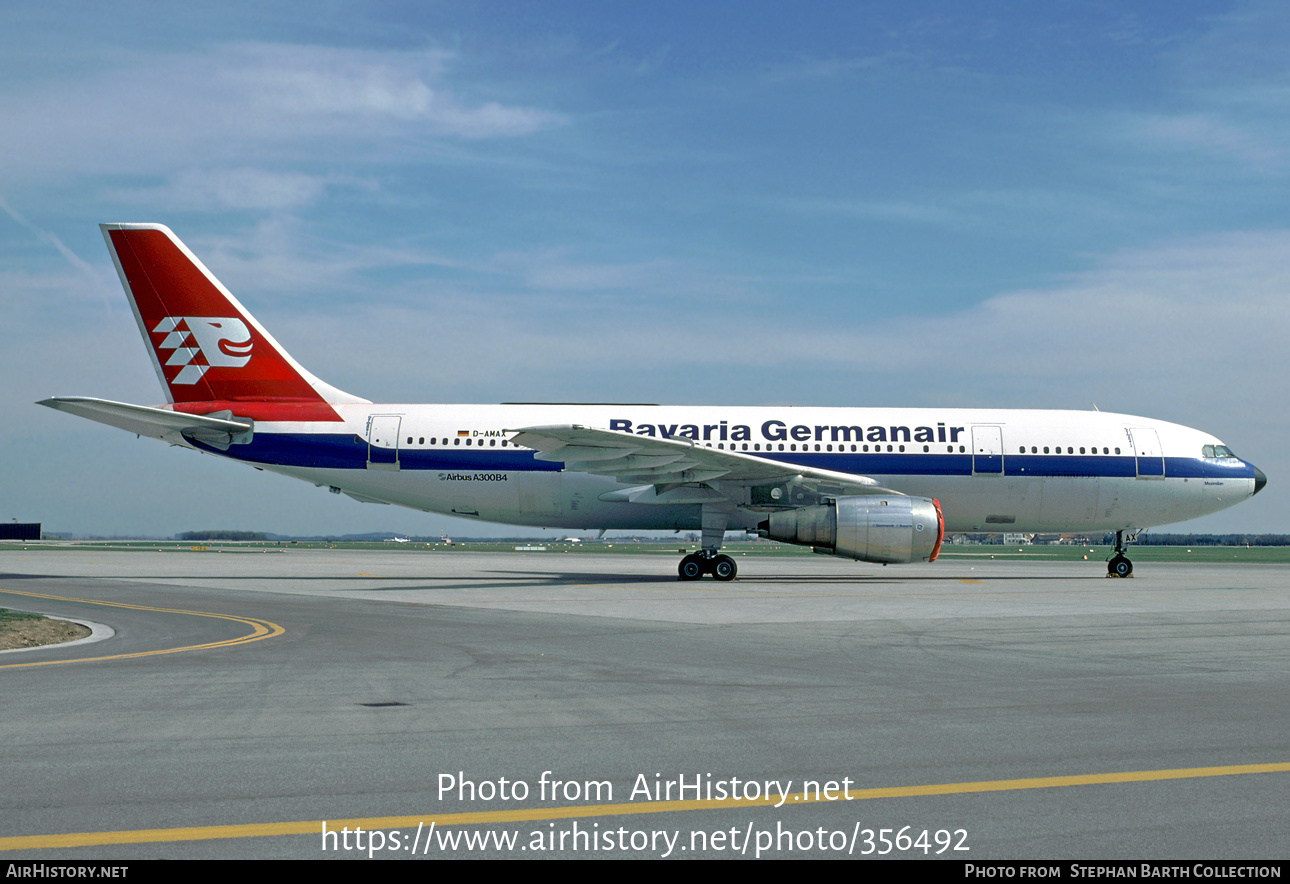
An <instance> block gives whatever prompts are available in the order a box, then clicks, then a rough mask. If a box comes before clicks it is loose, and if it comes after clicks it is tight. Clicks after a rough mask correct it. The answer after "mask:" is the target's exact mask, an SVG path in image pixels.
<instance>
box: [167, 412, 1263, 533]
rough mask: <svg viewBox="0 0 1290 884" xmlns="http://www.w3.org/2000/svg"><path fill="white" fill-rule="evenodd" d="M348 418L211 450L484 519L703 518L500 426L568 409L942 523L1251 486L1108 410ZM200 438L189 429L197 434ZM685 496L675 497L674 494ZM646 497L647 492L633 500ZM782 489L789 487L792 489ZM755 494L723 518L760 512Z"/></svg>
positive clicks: (1136, 511)
mask: <svg viewBox="0 0 1290 884" xmlns="http://www.w3.org/2000/svg"><path fill="white" fill-rule="evenodd" d="M333 407H334V409H335V411H336V413H337V414H338V415H339V416H340V418H341V421H339V422H333V423H326V424H320V423H317V422H300V423H287V422H281V423H273V422H266V421H260V422H257V423H256V425H255V430H254V434H253V438H252V439H251V441H250V442H249V443H246V444H235V445H231V446H229V447H228V449H227V450H226V451H225V450H216V449H214V448H211V447H210V446H206V445H202V444H200V443H198V444H194V445H192V447H196V448H200V449H202V450H205V451H209V452H211V453H214V454H220V455H224V456H228V457H233V458H235V459H238V460H242V461H246V462H248V463H253V464H255V465H257V466H260V467H263V468H265V469H270V470H274V471H276V472H280V473H284V474H286V475H290V476H295V477H297V478H300V479H304V480H306V481H309V482H313V483H315V484H318V485H325V486H330V487H332V488H333V489H337V490H340V491H343V492H344V493H347V494H349V495H351V496H353V497H356V498H358V499H360V500H368V501H372V502H381V503H391V504H397V505H400V506H407V507H412V508H414V509H420V510H426V511H430V512H438V513H445V514H451V515H456V516H464V517H469V518H477V519H480V520H484V521H490V522H503V523H509V524H517V525H534V526H545V527H553V528H575V529H597V528H615V529H638V530H639V529H695V528H698V527H699V525H700V507H699V505H698V504H696V503H687V502H678V503H668V502H666V498H664V499H658V500H655V499H653V496H652V495H645V494H641V495H636V496H633V495H632V494H631V493H628V492H629V491H630V487H631V486H627V485H623V484H621V483H619V482H617V481H615V480H614V479H613V478H612V477H606V476H597V475H591V474H588V473H582V472H575V471H572V470H570V471H565V470H563V469H562V467H563V464H561V463H559V462H552V461H543V460H538V459H535V458H534V456H533V455H534V452H533V451H531V450H528V449H525V448H520V447H517V446H515V445H513V444H512V443H511V442H510V439H509V437H510V436H511V435H512V433H511V432H509V431H514V430H516V429H519V428H522V427H535V426H546V425H568V424H578V425H582V426H587V427H595V428H601V429H610V430H617V431H619V432H622V433H629V434H632V435H638V436H642V437H645V436H653V437H655V438H665V437H670V438H684V439H689V440H692V441H693V442H694V443H695V444H697V445H701V446H705V447H711V448H714V449H721V450H727V451H737V452H741V453H742V452H746V453H748V454H750V455H753V456H757V457H762V458H766V459H771V460H776V461H780V462H783V463H791V464H798V465H802V466H803V467H813V468H818V469H827V470H831V471H834V472H838V473H849V474H854V475H857V476H867V477H870V478H872V479H874V480H876V481H877V482H878V483H879V484H880V485H882V486H884V487H886V488H890V489H893V490H895V491H898V492H900V493H902V494H907V495H911V496H917V497H927V498H936V499H938V500H939V501H940V505H941V509H942V511H943V513H944V518H945V528H946V530H948V531H993V532H1013V531H1026V532H1040V531H1042V532H1059V531H1061V532H1085V531H1113V530H1121V529H1134V528H1144V527H1150V526H1154V525H1162V524H1168V523H1172V522H1180V521H1184V520H1186V519H1192V518H1196V517H1198V516H1203V515H1206V514H1209V513H1213V512H1216V511H1218V510H1221V509H1224V508H1226V507H1228V506H1232V505H1233V504H1236V503H1239V502H1240V501H1242V500H1245V499H1247V498H1248V497H1249V496H1250V495H1252V494H1253V493H1254V492H1255V491H1256V490H1257V488H1256V471H1255V469H1254V468H1253V467H1252V466H1251V465H1250V464H1248V463H1246V462H1245V461H1243V460H1241V459H1240V458H1237V457H1231V456H1227V457H1206V456H1204V454H1205V447H1206V446H1211V451H1212V448H1213V446H1221V442H1219V440H1218V439H1216V438H1215V437H1213V436H1211V435H1209V434H1207V433H1203V432H1201V431H1199V430H1193V429H1190V428H1187V427H1183V426H1179V425H1177V424H1172V423H1167V422H1164V421H1157V420H1150V419H1147V418H1139V417H1132V416H1128V415H1120V414H1112V413H1107V412H1097V411H1089V412H1075V411H1021V410H986V409H981V410H977V409H970V410H969V409H901V408H803V407H749V408H742V407H720V408H716V407H714V408H707V407H698V406H654V405H379V404H370V403H362V404H338V405H335V406H333ZM189 444H192V443H189ZM673 498H674V499H676V500H680V501H684V497H683V496H681V497H676V495H673ZM642 500H645V501H648V502H640V501H642ZM785 503H790V502H789V501H785ZM761 518H764V516H763V515H762V513H761V511H759V509H758V508H757V507H755V506H752V507H741V508H739V509H737V510H736V511H735V512H734V514H733V515H732V517H731V519H730V522H729V527H730V528H731V529H738V528H747V529H751V528H753V527H755V526H756V524H757V523H758V521H759V520H760V519H761Z"/></svg>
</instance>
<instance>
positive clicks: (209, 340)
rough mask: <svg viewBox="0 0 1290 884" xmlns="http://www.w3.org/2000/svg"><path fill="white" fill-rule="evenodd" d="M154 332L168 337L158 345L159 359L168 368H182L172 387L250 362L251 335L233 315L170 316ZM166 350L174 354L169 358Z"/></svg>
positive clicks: (244, 324)
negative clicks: (215, 369) (211, 371)
mask: <svg viewBox="0 0 1290 884" xmlns="http://www.w3.org/2000/svg"><path fill="white" fill-rule="evenodd" d="M152 331H153V334H162V335H165V337H164V338H162V339H161V340H160V341H158V342H155V343H156V348H157V356H158V358H160V359H164V360H165V365H166V367H167V368H173V367H176V366H178V367H179V372H178V373H177V374H176V375H175V376H174V377H172V378H170V383H171V384H195V383H197V382H198V381H200V380H201V379H202V375H204V374H206V372H207V371H209V370H210V369H212V368H241V367H242V366H244V365H246V364H247V363H248V362H250V361H251V347H252V346H253V345H254V342H253V341H252V340H251V332H250V331H249V330H248V329H247V327H246V323H244V322H242V320H240V319H237V318H235V317H232V316H167V317H166V318H165V319H163V320H161V322H159V323H157V327H156V328H154V329H153V330H152ZM166 350H171V351H174V352H172V353H171V354H170V356H169V358H166V354H165V352H164V351H166ZM166 373H167V375H169V371H168V372H166Z"/></svg>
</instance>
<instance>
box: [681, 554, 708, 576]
mask: <svg viewBox="0 0 1290 884" xmlns="http://www.w3.org/2000/svg"><path fill="white" fill-rule="evenodd" d="M703 564H704V563H703V559H702V558H701V557H700V556H697V555H695V554H694V553H690V554H689V555H688V556H686V557H685V558H683V559H681V564H680V565H678V566H677V569H676V573H677V575H678V576H679V577H680V578H681V579H682V580H698V579H699V578H700V577H702V576H703V572H704V567H703Z"/></svg>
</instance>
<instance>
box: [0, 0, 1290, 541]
mask: <svg viewBox="0 0 1290 884" xmlns="http://www.w3.org/2000/svg"><path fill="white" fill-rule="evenodd" d="M190 6H193V7H202V5H201V4H173V3H137V2H128V0H125V2H115V3H112V4H83V3H57V2H54V3H50V2H42V3H39V4H37V3H23V2H17V3H8V4H5V6H4V8H3V10H2V11H0V121H3V125H2V126H0V157H2V158H3V161H2V162H0V210H3V211H0V306H3V309H4V320H3V323H2V324H0V370H2V371H3V372H4V377H5V379H6V383H5V384H3V385H2V386H0V403H2V404H3V407H4V409H5V412H6V413H7V414H9V415H10V419H9V420H8V421H6V422H5V424H4V426H3V427H0V446H2V450H3V451H4V460H3V462H2V464H0V501H3V506H0V517H3V518H5V519H9V518H14V517H17V518H18V519H19V520H21V521H27V520H33V521H35V520H38V521H42V522H43V523H44V524H45V526H46V528H47V529H48V530H55V531H58V530H63V531H76V532H81V533H94V534H170V533H174V532H176V531H184V530H193V529H200V528H208V527H238V528H246V529H260V530H272V531H282V532H301V533H316V532H319V533H320V532H338V533H341V532H358V531H367V530H394V531H399V532H406V533H416V534H427V533H435V532H437V531H439V530H441V529H444V530H448V531H449V532H450V533H453V532H458V533H460V532H461V531H462V530H463V529H462V526H461V524H460V523H456V522H453V521H451V520H448V519H442V518H440V517H437V516H432V515H426V514H418V513H414V512H411V511H402V510H395V509H392V508H386V507H372V506H361V505H358V504H355V503H353V502H351V501H348V500H346V499H341V498H337V497H334V496H330V495H325V494H323V493H322V492H320V491H318V490H317V489H313V488H311V487H310V486H308V485H307V484H304V483H297V482H292V481H290V480H287V479H284V478H280V477H271V476H267V475H266V474H262V473H256V472H254V471H251V470H246V469H245V468H239V467H237V466H235V465H231V464H227V463H222V462H218V461H216V460H215V459H214V458H209V457H203V456H198V455H195V454H192V453H190V452H183V451H178V450H173V451H172V450H167V449H166V448H164V447H162V446H160V445H158V444H157V443H153V442H149V441H147V440H142V441H140V440H136V439H134V438H133V437H130V436H128V435H127V434H124V433H121V432H119V431H113V430H111V429H109V428H106V427H101V426H98V425H94V424H90V423H88V422H85V421H78V420H76V419H74V418H71V417H69V416H67V415H63V414H58V413H54V412H50V411H47V410H46V409H42V408H39V407H37V406H34V405H33V404H32V403H33V402H34V401H35V400H36V399H40V398H44V397H46V396H50V395H89V396H100V397H103V398H109V399H116V400H122V401H131V402H141V403H155V402H159V401H162V399H163V395H162V394H161V392H160V390H159V388H158V387H157V382H156V377H155V375H154V374H153V371H152V369H151V366H150V363H149V361H148V358H147V356H146V354H145V353H144V351H143V348H142V345H141V342H140V341H139V339H138V333H137V330H136V328H135V325H134V321H133V318H132V317H131V315H130V311H129V308H128V305H127V304H126V302H125V299H124V296H123V295H122V293H121V291H120V287H119V284H118V282H117V280H116V277H115V273H114V272H113V270H112V267H111V262H110V260H109V259H108V256H107V253H106V249H105V248H104V245H103V242H102V238H101V236H100V234H99V232H98V228H97V224H98V222H100V221H158V222H161V223H164V224H167V225H168V226H170V227H171V228H172V229H173V230H175V232H176V233H177V234H178V235H179V236H180V237H181V238H182V239H183V240H184V241H185V242H186V243H187V244H188V245H189V247H190V248H192V249H193V250H194V251H195V252H196V253H197V254H198V255H199V256H200V257H201V258H202V259H203V261H204V262H205V263H206V264H207V265H208V266H209V267H210V268H211V269H212V270H213V271H214V272H215V273H216V274H217V275H218V276H219V277H220V278H221V280H222V281H223V282H224V283H225V284H226V285H227V286H228V287H229V288H230V289H231V290H232V291H233V292H234V293H236V294H237V295H238V297H239V298H240V300H242V302H243V303H244V304H246V305H247V307H248V308H249V309H251V310H252V311H253V312H254V313H255V314H256V316H257V318H259V319H260V320H261V322H263V323H264V324H265V325H266V326H268V327H269V328H270V329H271V330H272V332H273V333H274V335H275V336H276V337H277V338H278V340H279V341H280V342H282V343H283V344H284V345H285V346H286V347H287V348H288V349H289V350H290V351H291V352H292V354H293V355H294V356H295V357H296V358H297V359H298V360H299V361H301V362H302V363H303V364H305V365H306V366H308V367H309V368H310V369H311V370H313V371H314V372H315V373H316V374H318V375H319V376H321V377H323V378H324V379H325V380H327V381H328V382H330V383H332V384H334V385H336V386H338V387H340V388H342V389H345V390H349V391H351V392H354V393H357V394H359V395H363V396H366V397H368V398H371V399H374V400H383V401H395V402H397V401H412V402H496V401H514V400H539V401H551V400H562V401H578V400H584V401H648V402H672V403H682V404H692V403H710V404H711V403H719V404H772V403H794V404H820V405H941V406H1006V407H1040V408H1050V407H1051V408H1076V409H1079V408H1087V407H1089V403H1090V402H1096V403H1097V405H1098V407H1100V408H1101V409H1102V410H1104V411H1121V412H1126V413H1130V414H1140V415H1146V416H1150V417H1156V418H1161V419H1166V420H1173V421H1177V422H1179V423H1183V424H1186V425H1189V426H1196V427H1200V428H1202V429H1206V430H1209V431H1210V432H1213V433H1215V434H1216V435H1218V436H1220V437H1221V438H1223V439H1224V441H1225V442H1227V443H1228V444H1229V445H1230V446H1232V447H1233V448H1234V449H1235V450H1236V451H1237V452H1238V453H1240V454H1242V455H1243V456H1245V457H1247V458H1249V459H1250V460H1252V461H1253V462H1255V463H1256V464H1258V465H1259V466H1260V467H1262V468H1263V469H1264V471H1265V472H1266V473H1267V474H1268V476H1269V479H1270V484H1269V486H1268V488H1267V490H1266V491H1265V492H1264V493H1263V494H1261V495H1259V497H1258V498H1256V499H1254V500H1253V501H1250V502H1249V503H1247V504H1244V505H1242V506H1241V507H1238V508H1236V509H1233V510H1230V511H1228V512H1226V513H1223V514H1220V515H1217V516H1213V517H1210V518H1208V519H1205V520H1201V521H1200V522H1197V523H1192V524H1191V525H1188V526H1186V527H1185V528H1183V529H1173V530H1187V529H1195V530H1212V531H1237V530H1245V531H1254V530H1259V531H1277V532H1290V505H1287V504H1286V503H1285V501H1286V498H1285V496H1284V495H1283V494H1282V493H1281V492H1280V491H1279V490H1278V489H1279V488H1280V487H1281V486H1282V485H1284V484H1285V483H1287V482H1290V455H1287V454H1286V453H1285V452H1284V451H1283V446H1281V445H1280V444H1279V443H1277V442H1276V439H1278V438H1288V437H1290V417H1288V415H1287V413H1286V407H1285V405H1284V403H1285V402H1286V401H1287V400H1288V399H1290V389H1288V387H1290V382H1288V381H1287V372H1286V370H1285V366H1286V359H1285V356H1284V355H1283V351H1284V343H1283V342H1284V341H1286V340H1288V339H1290V308H1288V307H1287V298H1286V293H1287V291H1288V284H1290V210H1288V209H1287V179H1288V178H1290V148H1287V147H1286V145H1290V138H1287V135H1288V134H1290V132H1287V130H1288V129H1290V56H1288V55H1287V54H1286V52H1285V50H1284V47H1285V46H1286V45H1290V7H1287V6H1285V5H1284V4H1278V3H1206V4H1191V3H1173V4H1167V5H1163V4H1140V5H1126V4H1114V3H1106V4H1096V3H1042V4H1039V3H1022V2H1016V3H976V4H960V3H931V2H929V3H901V4H886V3H884V4H866V3H846V4H843V3H803V4H793V5H792V6H789V5H786V4H779V3H755V2H739V3H722V2H704V3H666V2H650V3H605V2H597V3H590V2H587V3H572V2H564V3H561V2H543V3H518V2H516V3H487V2H483V3H481V2H471V3H457V2H407V3H346V2H332V3H325V2H324V3H315V4H308V5H306V4H275V3H264V2H256V3H238V2H232V3H225V4H220V5H219V6H218V7H217V8H216V7H212V8H209V9H206V8H193V9H190V8H188V7H190ZM1288 487H1290V486H1288ZM468 530H469V532H470V533H483V532H482V530H481V529H480V528H479V527H478V526H471V528H470V529H468ZM499 530H502V531H504V530H505V529H499Z"/></svg>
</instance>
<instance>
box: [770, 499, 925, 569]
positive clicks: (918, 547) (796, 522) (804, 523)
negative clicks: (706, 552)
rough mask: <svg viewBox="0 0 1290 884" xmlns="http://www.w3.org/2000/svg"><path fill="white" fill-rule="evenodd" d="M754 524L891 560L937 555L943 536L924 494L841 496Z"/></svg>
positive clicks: (819, 546) (855, 555) (825, 548)
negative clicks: (828, 501)
mask: <svg viewBox="0 0 1290 884" xmlns="http://www.w3.org/2000/svg"><path fill="white" fill-rule="evenodd" d="M758 528H759V529H760V531H759V532H758V533H760V534H763V535H764V536H766V537H769V538H771V539H772V540H779V541H782V542H784V543H797V544H801V545H803V546H812V547H815V549H816V551H817V552H827V553H829V554H830V555H835V556H842V557H844V558H848V559H857V560H858V561H861V562H882V563H883V564H892V565H903V564H907V563H909V562H934V561H936V556H937V555H938V554H939V553H940V551H941V540H942V539H944V537H945V519H944V518H943V517H942V516H941V505H940V504H939V503H938V502H937V501H935V500H929V499H927V498H926V497H839V498H838V499H837V500H836V501H834V502H833V503H828V504H824V505H822V506H804V507H800V508H799V509H795V510H781V511H779V512H775V513H771V514H770V518H769V519H767V520H766V521H765V522H762V523H761V525H759V526H758Z"/></svg>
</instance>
